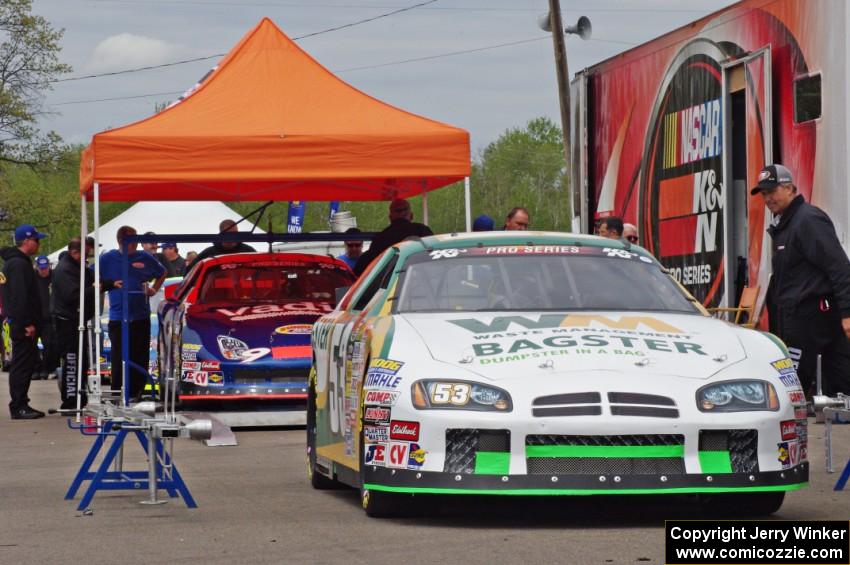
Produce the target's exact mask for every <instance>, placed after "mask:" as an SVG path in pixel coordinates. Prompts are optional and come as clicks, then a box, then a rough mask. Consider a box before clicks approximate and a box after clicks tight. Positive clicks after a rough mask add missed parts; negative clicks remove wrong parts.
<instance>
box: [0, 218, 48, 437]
mask: <svg viewBox="0 0 850 565" xmlns="http://www.w3.org/2000/svg"><path fill="white" fill-rule="evenodd" d="M44 237H46V235H45V234H43V233H39V231H38V230H37V229H35V226H32V225H30V224H24V225H21V226H18V227H17V228H16V229H15V247H6V248H5V249H3V250H2V251H0V257H2V258H3V261H5V264H4V265H3V275H4V276H5V278H6V284H4V285H3V304H4V305H5V307H6V316H7V317H8V318H9V329H10V334H11V338H12V365H11V367H10V369H9V396H10V397H11V398H12V399H11V401H10V402H9V412H10V414H11V415H12V419H13V420H34V419H36V418H43V417H44V412H41V411H40V410H35V409H34V408H32V407H31V406H30V405H29V402H30V399H29V390H30V381H31V380H32V374H33V372H35V369H36V367H37V366H38V346H37V344H38V335H39V332H40V330H41V328H42V326H43V324H44V320H43V319H42V308H41V298H40V297H39V291H38V284H37V281H36V274H35V270H34V269H33V265H32V257H33V256H34V255H38V249H39V247H40V242H41V239H42V238H44Z"/></svg>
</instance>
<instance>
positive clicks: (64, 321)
mask: <svg viewBox="0 0 850 565" xmlns="http://www.w3.org/2000/svg"><path fill="white" fill-rule="evenodd" d="M81 247H82V246H81V245H80V238H78V237H76V238H74V239H72V240H71V241H70V242H69V243H68V252H67V253H65V254H63V255H62V258H61V259H59V263H58V264H57V265H56V268H55V269H53V323H54V325H55V327H56V346H57V349H58V352H59V356H60V360H61V362H62V379H61V381H60V382H59V394H60V396H61V398H62V406H61V408H63V409H69V408H76V407H77V401H76V395H77V387H78V386H79V387H82V390H83V391H84V390H85V381H84V380H83V379H80V378H78V370H79V364H78V360H77V355H78V344H79V335H80V331H79V327H80V326H79V324H80V269H81V268H85V267H83V264H84V263H83V260H82V250H81ZM92 248H93V245H92V246H91V247H90V246H89V244H88V242H87V244H86V252H87V254H88V251H89V250H90V249H92ZM84 277H85V280H84V288H85V305H86V309H85V315H84V320H85V322H88V321H89V320H91V319H92V317H93V316H94V301H95V295H94V275H93V274H92V272H91V270H90V269H85V274H84ZM83 336H84V342H83V357H82V360H83V364H82V369H83V370H82V372H81V373H79V374H81V375H86V374H87V372H88V365H89V363H88V361H89V359H88V348H89V345H88V339H87V338H88V335H87V334H86V333H85V332H84V334H83ZM85 403H86V401H85V394H84V393H83V394H82V404H81V405H85Z"/></svg>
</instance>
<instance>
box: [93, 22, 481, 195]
mask: <svg viewBox="0 0 850 565" xmlns="http://www.w3.org/2000/svg"><path fill="white" fill-rule="evenodd" d="M469 155H470V153H469V133H468V132H466V131H465V130H462V129H459V128H456V127H453V126H450V125H446V124H443V123H440V122H436V121H433V120H429V119H426V118H423V117H421V116H417V115H414V114H410V113H408V112H405V111H403V110H399V109H398V108H395V107H393V106H390V105H388V104H385V103H383V102H380V101H379V100H376V99H374V98H372V97H370V96H368V95H366V94H364V93H362V92H360V91H359V90H357V89H355V88H353V87H352V86H350V85H348V84H346V83H344V82H343V81H341V80H340V79H338V78H337V77H336V76H334V75H333V74H332V73H331V72H329V71H328V70H327V69H325V68H324V67H322V66H321V65H320V64H319V63H318V62H317V61H316V60H314V59H313V58H312V57H310V56H309V55H308V54H307V53H305V52H304V51H303V50H302V49H301V48H300V47H298V45H296V44H295V43H294V42H293V41H292V40H291V39H289V38H288V37H287V36H286V35H285V34H284V33H283V32H282V31H281V30H280V29H279V28H278V27H277V26H276V25H275V24H274V23H273V22H272V21H271V20H270V19H268V18H264V19H263V20H262V21H261V22H260V23H259V24H258V25H257V26H256V27H255V28H254V29H253V30H251V31H250V32H249V33H248V34H247V35H246V36H245V37H243V38H242V40H241V41H240V42H239V43H238V44H237V45H236V46H235V47H234V48H233V49H232V50H231V51H230V53H228V54H227V55H226V56H225V58H224V59H223V60H222V61H221V62H220V64H219V65H218V67H217V68H216V69H215V70H214V71H213V72H212V73H211V74H210V75H209V76H208V77H207V78H206V80H204V81H203V82H202V83H201V84H200V85H199V86H198V87H197V89H196V90H195V91H194V92H193V93H192V94H190V95H189V96H188V97H186V98H185V99H184V100H182V101H180V102H179V103H177V104H175V105H173V106H171V107H169V108H167V109H166V110H164V111H162V112H160V113H158V114H155V115H153V116H151V117H149V118H147V119H144V120H142V121H139V122H136V123H133V124H130V125H127V126H124V127H120V128H117V129H113V130H108V131H104V132H101V133H98V134H96V135H95V136H94V137H93V138H92V142H91V145H89V146H88V147H87V148H86V149H85V151H84V152H83V156H82V160H81V165H80V191H81V192H82V194H83V196H84V197H85V198H87V199H92V198H93V192H94V190H93V188H94V186H95V184H97V185H98V191H97V192H98V193H99V199H100V200H109V201H138V200H226V201H233V200H276V201H287V200H309V201H321V200H388V199H391V198H406V197H409V196H413V195H416V194H421V193H423V192H426V191H429V190H433V189H435V188H440V187H442V186H445V185H447V184H450V183H453V182H456V181H458V180H461V179H463V178H464V177H467V176H469V169H470V162H469Z"/></svg>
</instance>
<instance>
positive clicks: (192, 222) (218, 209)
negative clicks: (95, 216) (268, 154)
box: [48, 201, 266, 265]
mask: <svg viewBox="0 0 850 565" xmlns="http://www.w3.org/2000/svg"><path fill="white" fill-rule="evenodd" d="M241 217H242V214H240V213H239V212H236V211H235V210H233V208H231V207H229V206H227V205H225V204H224V203H222V202H214V201H192V202H188V201H169V202H149V201H147V202H138V203H136V204H134V205H132V206H131V207H129V208H128V209H127V210H125V211H124V212H123V213H122V214H119V215H118V216H116V217H114V218H112V220H110V221H108V222H106V223H105V224H103V225H102V226H100V245H101V247H100V251H101V252H103V251H109V250H110V249H117V248H118V240H117V239H116V238H115V236H116V234H117V233H118V228H120V227H121V226H131V227H133V228H136V231H137V232H138V233H139V234H143V233H145V232H149V231H152V232H154V233H161V234H170V233H218V225H219V223H220V222H221V221H222V220H226V219H232V220H235V221H238V220H239V218H241ZM253 227H254V224H253V223H250V221H249V220H245V221H244V222H242V223H240V224H239V231H251V228H253ZM254 233H266V232H265V231H264V230H262V229H260V228H257V229H256V230H254ZM89 235H91V236H94V232H92V233H90V234H89ZM209 245H211V244H209V243H181V244H179V246H178V247H179V250H180V255H182V256H183V257H185V256H186V253H188V252H189V251H197V252H200V251H202V250H203V249H205V248H207V247H208V246H209ZM66 249H67V246H65V247H63V248H62V249H59V250H57V251H54V252H53V253H51V254H50V255H48V258H49V259H50V262H51V264H54V265H55V264H56V262H57V261H58V260H59V255H60V254H61V253H62V252H63V251H65V250H66Z"/></svg>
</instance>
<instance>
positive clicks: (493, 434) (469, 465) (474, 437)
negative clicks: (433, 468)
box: [443, 429, 511, 474]
mask: <svg viewBox="0 0 850 565" xmlns="http://www.w3.org/2000/svg"><path fill="white" fill-rule="evenodd" d="M510 445H511V436H510V432H509V431H508V430H479V429H450V430H446V461H445V464H444V465H443V471H444V472H446V473H467V474H471V473H473V472H474V471H475V455H476V454H477V453H478V452H479V451H487V452H494V451H495V452H508V451H510Z"/></svg>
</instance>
